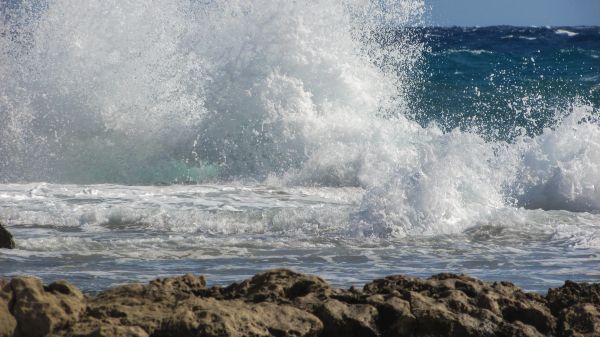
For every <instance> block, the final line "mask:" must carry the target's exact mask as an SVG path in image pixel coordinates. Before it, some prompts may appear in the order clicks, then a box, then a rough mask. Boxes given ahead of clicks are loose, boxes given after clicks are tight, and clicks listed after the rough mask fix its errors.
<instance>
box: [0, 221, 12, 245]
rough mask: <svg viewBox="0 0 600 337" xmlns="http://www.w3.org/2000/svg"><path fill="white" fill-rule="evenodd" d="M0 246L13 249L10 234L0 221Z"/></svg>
mask: <svg viewBox="0 0 600 337" xmlns="http://www.w3.org/2000/svg"><path fill="white" fill-rule="evenodd" d="M0 248H6V249H14V248H15V241H14V239H13V236H12V234H11V233H10V232H9V231H8V230H7V229H6V228H4V226H3V225H2V223H0Z"/></svg>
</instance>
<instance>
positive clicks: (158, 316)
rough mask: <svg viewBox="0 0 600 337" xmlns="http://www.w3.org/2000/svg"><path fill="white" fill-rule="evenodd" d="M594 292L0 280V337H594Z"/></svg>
mask: <svg viewBox="0 0 600 337" xmlns="http://www.w3.org/2000/svg"><path fill="white" fill-rule="evenodd" d="M599 305H600V285H598V284H585V283H573V282H567V283H565V285H564V286H563V287H560V288H556V289H551V290H549V292H548V294H547V296H545V297H544V296H541V295H539V294H534V293H526V292H524V291H522V290H521V289H520V288H518V287H517V286H515V285H514V284H512V283H509V282H499V283H486V282H482V281H480V280H477V279H474V278H471V277H468V276H465V275H454V274H439V275H435V276H432V277H430V278H427V279H421V278H415V277H405V276H399V275H396V276H390V277H386V278H383V279H378V280H375V281H373V282H371V283H369V284H367V285H365V286H364V287H363V289H356V288H351V289H348V290H345V289H338V288H333V287H331V286H330V285H329V284H327V282H325V281H324V280H323V279H321V278H319V277H316V276H309V275H303V274H299V273H295V272H292V271H289V270H285V269H277V270H272V271H268V272H265V273H261V274H258V275H256V276H254V277H253V278H251V279H249V280H246V281H243V282H240V283H234V284H232V285H230V286H228V287H212V288H207V287H206V280H205V279H204V277H202V276H194V275H191V274H188V275H184V276H181V277H169V278H161V279H157V280H154V281H151V282H150V283H148V284H129V285H124V286H120V287H115V288H112V289H109V290H106V291H104V292H101V293H100V294H99V295H98V296H96V297H95V298H87V297H85V296H83V295H82V294H81V292H80V291H79V290H77V289H76V288H75V287H73V286H72V285H70V284H69V283H67V282H64V281H61V282H55V283H52V284H50V285H48V286H45V287H44V286H43V285H42V284H41V282H40V281H39V280H37V279H34V278H28V277H17V278H14V279H12V280H10V281H4V280H0V337H5V336H6V337H9V336H13V337H24V336H33V337H36V336H53V337H60V336H64V337H76V336H78V337H84V336H85V337H92V336H97V337H121V336H122V337H150V336H152V337H171V336H208V337H211V336H232V337H237V336H240V337H241V336H276V337H287V336H290V337H291V336H293V337H300V336H309V337H310V336H313V337H330V336H331V337H333V336H377V337H378V336H381V337H392V336H412V337H435V336H439V337H445V336H448V337H450V336H455V337H458V336H461V337H463V336H466V337H468V336H490V337H491V336H501V337H517V336H520V337H541V336H560V337H563V336H573V337H592V336H600V308H599Z"/></svg>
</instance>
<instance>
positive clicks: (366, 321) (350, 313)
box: [316, 299, 379, 337]
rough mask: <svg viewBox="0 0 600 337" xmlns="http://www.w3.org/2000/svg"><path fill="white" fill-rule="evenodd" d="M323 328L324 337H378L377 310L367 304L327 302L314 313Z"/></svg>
mask: <svg viewBox="0 0 600 337" xmlns="http://www.w3.org/2000/svg"><path fill="white" fill-rule="evenodd" d="M316 314H317V316H318V317H319V318H320V319H321V321H322V322H323V324H324V326H325V331H324V335H326V336H348V337H353V336H356V337H361V336H364V337H370V336H379V331H378V329H377V324H376V320H377V315H378V312H377V309H376V308H375V307H374V306H372V305H369V304H346V303H343V302H340V301H338V300H335V299H331V300H328V301H327V302H325V303H324V304H323V305H322V306H321V307H320V308H319V309H317V311H316Z"/></svg>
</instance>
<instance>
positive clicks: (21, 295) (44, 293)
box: [3, 277, 86, 337]
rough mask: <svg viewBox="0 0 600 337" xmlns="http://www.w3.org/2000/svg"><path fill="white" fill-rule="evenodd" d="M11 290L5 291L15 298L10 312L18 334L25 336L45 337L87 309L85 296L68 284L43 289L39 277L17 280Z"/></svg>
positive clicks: (68, 323)
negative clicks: (15, 322)
mask: <svg viewBox="0 0 600 337" xmlns="http://www.w3.org/2000/svg"><path fill="white" fill-rule="evenodd" d="M8 287H9V289H6V288H7V287H5V288H4V290H3V292H5V291H7V292H9V293H11V296H12V300H11V302H12V304H11V310H10V312H11V313H12V315H13V316H14V317H15V319H16V321H17V327H16V332H15V334H21V335H22V336H28V337H29V336H30V337H38V336H39V337H42V336H47V335H49V334H50V333H53V332H56V331H58V330H61V329H65V328H68V327H69V326H70V325H71V324H73V323H75V322H76V321H78V320H79V318H80V316H81V315H82V314H83V312H84V311H85V308H86V299H85V297H84V296H83V294H82V293H81V292H80V291H79V289H77V288H75V287H74V286H72V285H71V284H69V283H67V282H65V281H58V282H55V283H52V284H50V285H48V286H46V287H44V286H43V285H42V282H41V281H40V280H39V279H37V278H33V277H16V278H13V279H12V280H11V281H10V283H9V285H8ZM5 296H6V295H5Z"/></svg>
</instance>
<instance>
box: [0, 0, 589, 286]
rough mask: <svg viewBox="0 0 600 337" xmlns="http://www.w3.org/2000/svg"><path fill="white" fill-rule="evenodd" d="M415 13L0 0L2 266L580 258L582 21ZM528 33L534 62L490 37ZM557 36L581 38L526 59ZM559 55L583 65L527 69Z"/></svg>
mask: <svg viewBox="0 0 600 337" xmlns="http://www.w3.org/2000/svg"><path fill="white" fill-rule="evenodd" d="M424 11H425V6H424V3H423V2H422V1H418V0H389V1H367V0H365V1H361V0H346V1H333V0H318V1H294V2H291V1H283V0H282V1H277V0H257V1H252V2H248V1H234V0H230V1H226V0H214V1H195V0H185V1H184V0H181V1H162V0H159V1H153V2H145V1H129V0H122V1H116V0H115V1H112V0H109V1H99V0H98V1H96V0H90V1H70V0H48V1H21V2H19V3H13V4H9V3H4V5H0V13H2V21H1V23H0V83H1V84H0V159H1V160H0V182H3V185H0V187H1V188H0V200H2V204H3V205H2V206H0V220H4V221H7V222H8V223H9V225H11V226H14V229H15V230H16V231H17V234H21V235H23V236H24V237H25V238H26V239H25V240H24V241H22V243H20V247H19V248H20V251H18V252H16V253H11V254H15V255H14V256H12V257H9V259H10V258H13V259H15V260H19V259H25V260H27V259H28V258H31V260H27V261H28V263H30V264H31V265H30V266H26V267H24V268H26V270H29V269H27V268H31V269H32V270H35V269H36V268H37V267H38V266H39V264H40V263H42V262H41V261H45V262H44V263H47V259H49V260H52V258H55V257H56V256H61V257H62V258H65V256H70V255H69V254H75V255H76V256H78V258H82V259H84V260H85V261H87V262H89V261H95V260H94V259H96V258H99V257H100V258H99V259H100V261H102V263H106V264H107V267H106V269H102V270H110V269H111V268H113V269H114V268H116V267H115V266H114V265H112V264H111V263H113V262H108V259H116V260H117V262H116V263H117V265H119V263H125V264H127V262H124V261H132V260H143V261H146V262H144V263H148V264H149V266H145V267H142V264H143V263H140V267H139V268H150V269H152V268H153V267H152V265H153V263H155V262H156V261H164V260H177V259H183V261H184V262H181V263H183V264H180V265H173V266H172V269H170V270H172V271H174V272H178V271H179V270H183V269H185V268H187V267H185V268H184V267H183V266H186V265H185V263H191V262H189V260H190V259H191V260H192V261H193V260H194V259H200V255H201V254H200V255H198V254H197V253H193V252H194V251H197V250H202V252H203V253H202V254H208V255H211V256H212V255H214V256H218V255H223V256H228V257H230V258H231V259H233V260H234V261H233V262H231V261H230V262H231V263H232V265H234V266H235V265H236V263H238V264H239V263H251V262H248V261H246V260H244V258H242V257H240V256H251V257H252V258H251V259H253V258H258V256H261V254H266V253H265V251H267V250H271V251H273V252H274V253H273V254H275V255H277V254H279V253H281V251H279V249H288V251H286V252H285V254H288V255H289V256H290V259H291V260H294V259H297V258H298V256H300V255H302V254H304V255H302V256H304V257H306V256H308V255H311V254H314V255H315V256H319V255H323V256H330V257H331V258H332V259H334V260H335V258H336V256H338V257H339V256H344V254H348V256H354V257H356V256H362V255H361V254H363V253H362V252H364V250H363V249H364V248H365V247H364V245H365V243H364V242H363V241H364V240H367V241H368V242H369V243H367V246H368V245H372V246H369V247H371V248H372V247H382V249H383V250H385V253H380V252H371V253H369V254H371V255H369V254H367V255H369V256H368V257H366V259H367V261H371V260H370V259H371V258H374V259H375V260H376V261H378V263H380V264H378V265H379V266H380V267H381V268H382V270H388V269H389V266H390V265H389V264H388V263H390V264H392V265H393V264H394V263H396V262H398V261H405V260H406V259H409V260H410V259H413V260H414V261H417V260H419V258H415V256H419V254H422V250H424V251H426V252H428V254H431V256H430V257H433V256H434V255H435V254H438V253H439V252H440V250H446V249H447V251H446V253H444V254H447V256H444V257H439V256H438V258H439V259H440V260H439V261H442V262H439V261H438V262H431V263H433V264H432V265H431V268H430V269H427V270H443V268H445V267H448V266H451V265H452V264H451V263H448V264H445V265H444V264H443V263H445V262H443V261H446V262H448V261H449V260H446V259H445V258H447V257H448V256H454V254H456V259H457V260H460V259H461V257H462V258H463V259H464V261H468V260H469V259H470V258H473V256H475V255H476V254H481V253H482V252H483V253H485V254H490V251H489V250H486V246H487V245H488V244H491V245H492V246H494V245H495V246H494V247H495V248H494V249H497V251H496V252H495V253H494V254H497V255H502V254H504V253H506V254H508V255H510V254H513V253H515V251H517V250H521V253H522V255H523V256H529V258H531V259H532V260H534V261H537V260H536V259H537V258H538V256H537V255H536V254H538V253H539V254H548V256H550V255H552V256H561V255H564V254H565V251H564V250H562V249H566V251H568V252H569V253H570V252H571V251H570V250H569V249H573V248H574V247H575V248H577V249H591V250H595V249H598V248H600V227H599V226H600V214H599V212H600V121H599V117H598V108H597V105H598V104H599V101H598V100H597V97H598V96H597V95H598V93H600V91H598V90H597V87H596V86H597V85H600V84H598V80H599V79H598V78H597V77H596V78H594V77H593V73H594V72H595V71H596V69H597V65H594V60H595V59H597V57H598V55H600V54H597V53H596V52H597V51H598V50H600V42H598V41H599V39H600V38H599V37H597V36H596V35H598V36H600V31H599V32H596V31H591V30H582V31H577V32H574V31H571V30H567V29H562V30H559V29H554V30H553V29H545V30H527V29H525V30H523V31H517V30H516V28H515V30H514V31H513V30H511V31H508V32H505V31H503V30H502V29H500V28H494V29H490V32H476V31H475V30H474V31H473V32H470V31H467V30H465V31H462V32H460V31H452V30H443V29H440V31H436V30H435V29H429V30H428V29H418V28H415V27H418V26H421V25H422V21H421V18H422V16H423V14H424ZM457 29H458V28H457ZM503 29H508V28H503ZM564 31H567V32H569V33H570V34H567V33H564ZM471 33H472V34H471ZM488 33H489V34H491V35H490V36H491V37H489V38H488V37H482V36H484V35H477V34H488ZM596 33H598V34H596ZM438 34H442V35H443V34H448V35H443V38H441V39H440V38H438V40H436V36H439V35H438ZM461 34H462V35H461ZM494 34H495V35H494ZM573 34H575V35H573ZM594 34H596V35H594ZM496 35H498V36H496ZM521 37H525V38H527V39H522V38H521ZM461 39H464V40H461ZM531 39H540V40H543V39H546V40H544V41H546V42H542V43H543V45H540V46H539V48H538V49H535V50H533V49H532V50H531V51H525V52H527V53H532V54H531V55H533V56H530V55H529V54H527V55H525V54H523V55H521V54H518V53H517V51H515V50H519V51H521V50H524V47H522V46H521V45H518V46H517V47H515V50H504V49H503V48H510V43H523V42H522V41H529V42H528V43H529V44H528V45H527V46H530V45H531V44H535V43H536V42H531V41H534V40H531ZM556 39H562V40H556ZM567 39H580V40H577V41H583V42H580V43H583V46H585V47H586V48H587V49H585V48H584V49H581V48H580V49H576V48H575V49H565V48H563V47H556V48H555V49H552V51H546V50H544V51H540V50H543V46H548V45H549V44H548V42H547V41H552V43H554V41H555V40H556V41H559V42H556V43H562V44H569V43H571V42H568V41H571V40H567ZM581 39H589V40H581ZM513 40H514V41H516V42H510V41H513ZM436 41H437V42H436ZM439 41H446V42H445V43H448V45H443V46H440V45H439V44H436V43H438V42H439ZM465 41H466V42H465ZM481 41H494V42H489V43H490V45H485V44H484V45H475V44H477V43H480V44H481V43H483V42H481ZM501 41H505V42H502V43H503V44H501ZM573 41H575V40H573ZM471 42H473V45H470V43H471ZM442 43H444V42H442ZM453 43H454V44H456V45H451V44H453ZM578 43H579V42H578ZM560 46H562V45H560ZM590 46H591V47H590ZM596 47H597V48H596ZM536 48H537V47H536ZM548 48H550V47H548ZM552 48H554V47H552ZM561 48H562V49H561ZM595 48H596V49H595ZM563 49H564V52H563V51H562V50H563ZM594 50H595V51H594ZM536 51H537V53H536ZM525 52H523V53H525ZM553 53H558V54H560V55H563V56H562V57H564V59H562V60H561V59H557V58H556V57H555V54H553ZM594 53H596V54H594ZM538 54H539V55H538ZM571 54H573V55H574V56H573V55H571ZM547 55H551V56H547ZM552 55H554V56H552ZM556 55H557V54H556ZM564 55H567V56H564ZM569 57H572V58H573V59H569ZM536 59H537V60H536ZM582 60H583V61H582ZM536 62H537V63H536ZM544 62H547V63H544ZM561 62H564V64H565V65H567V64H581V62H584V63H585V62H588V63H589V64H590V68H589V69H591V70H589V71H591V73H592V74H591V75H589V74H585V76H587V77H585V80H584V79H583V78H584V75H582V76H581V77H578V78H576V79H574V80H573V81H572V82H569V81H566V82H564V83H563V82H560V79H562V78H566V77H565V76H567V75H565V74H562V73H561V74H558V73H551V75H553V76H550V79H548V72H549V71H550V70H548V69H561V64H562V63H561ZM569 62H573V63H569ZM492 64H497V65H498V66H497V68H493V67H492V68H489V69H488V68H485V67H490V65H492ZM540 64H542V65H540ZM503 66H505V67H506V68H507V69H508V70H506V69H504V68H502V67H503ZM482 69H484V70H482ZM573 69H575V70H573V71H579V70H578V69H576V68H573ZM582 69H583V67H582ZM585 69H587V68H585ZM436 71H438V72H436ZM463 71H472V72H473V73H472V74H464V73H463ZM552 71H554V70H552ZM480 73H485V74H486V75H485V78H484V79H481V80H480V82H477V83H471V82H470V81H474V80H473V79H474V78H478V77H477V76H479V74H480ZM565 73H566V74H568V73H569V70H567V71H566V72H565ZM540 76H541V77H540ZM544 76H546V78H544ZM540 78H541V79H540ZM575 81H578V82H577V83H583V84H581V86H582V87H581V88H583V87H585V90H583V89H581V90H580V87H576V86H574V84H573V83H575ZM516 82H518V83H519V84H515V83H516ZM521 83H529V84H528V85H525V84H521ZM453 85H454V86H461V85H464V87H465V89H464V92H463V95H462V97H460V99H456V97H454V96H451V95H450V94H448V92H452V93H455V92H457V91H458V92H460V90H455V89H456V88H454V89H453V88H452V86H453ZM573 88H574V89H573ZM594 88H596V89H594ZM450 89H452V90H450ZM571 89H572V90H571ZM461 90H462V89H461ZM562 94H564V95H562ZM561 95H562V96H561ZM95 184H120V185H143V186H142V187H132V186H130V187H126V186H120V185H95ZM186 184H208V185H202V186H196V185H194V186H188V185H186ZM158 185H161V186H158ZM144 186H145V187H144ZM62 232H67V233H69V235H67V237H66V238H62V237H60V235H61V234H58V233H62ZM113 234H114V236H113ZM56 235H58V236H59V237H55V236H56ZM140 235H141V236H142V237H141V238H140V237H138V236H140ZM438 235H446V236H443V238H444V239H440V240H441V241H443V242H441V243H440V246H436V245H435V242H433V241H429V240H430V238H429V237H432V236H438ZM448 235H449V236H448ZM415 238H417V239H415ZM538 239H539V240H538ZM340 240H341V241H340ZM398 240H400V241H398ZM486 240H492V241H493V243H490V242H487V243H485V242H486ZM434 241H435V239H434ZM529 241H530V243H528V242H529ZM282 242H286V243H285V244H283V243H282ZM481 242H484V243H481ZM282 245H283V247H284V248H282ZM470 245H474V246H470ZM52 247H55V248H52ZM340 247H341V248H340ZM385 247H387V248H385ZM460 247H470V248H468V249H466V250H467V251H468V250H471V251H472V253H473V256H466V255H464V254H466V253H464V250H462V248H460ZM507 247H512V248H510V249H508V248H507ZM517 247H518V248H517ZM504 248H506V250H505V249H504ZM295 249H299V250H303V249H307V250H306V251H302V253H301V254H300V253H298V252H297V251H294V250H295ZM340 249H341V250H342V251H343V252H341V251H340ZM369 249H370V248H369ZM413 249H414V250H413ZM113 250H115V251H116V252H117V253H115V254H116V255H114V254H113V253H112V251H113ZM130 250H132V251H136V252H137V253H139V254H137V253H135V254H133V253H129V252H128V251H130ZM400 250H405V251H402V252H400ZM78 254H79V255H78ZM282 254H283V253H282ZM285 254H283V255H285ZM298 254H300V255H298ZM307 254H308V255H307ZM406 254H408V255H406ZM411 254H413V255H411ZM444 254H442V255H444ZM461 254H463V255H461ZM528 254H529V255H528ZM590 254H591V253H590ZM425 255H427V254H425ZM467 255H468V254H467ZM508 255H507V256H508ZM567 255H568V254H567ZM82 256H83V257H82ZM311 256H312V255H311ZM386 256H387V257H388V258H389V261H387V260H386ZM236 257H239V261H238V260H235V259H236ZM511 258H512V257H511ZM88 259H89V260H88ZM119 259H121V260H119ZM186 259H187V260H186ZM357 259H358V260H357V261H358V262H357V263H358V264H357V267H356V268H358V269H360V268H364V266H363V267H358V265H360V263H363V262H364V261H363V262H360V261H362V260H361V259H360V258H357ZM515 259H516V261H517V262H516V265H518V264H519V261H526V260H527V258H523V260H519V257H517V258H515ZM300 260H301V262H299V263H298V266H299V267H300V268H303V266H304V267H306V268H317V269H318V268H319V267H314V265H313V264H311V263H314V261H312V260H310V259H309V260H310V261H308V260H303V259H300ZM350 260H352V258H350ZM596 260H597V259H594V258H590V259H583V262H581V263H580V264H574V265H573V267H572V268H573V269H572V270H574V271H573V274H574V275H576V278H577V277H578V278H580V279H581V278H583V279H590V278H594V277H596V278H597V277H598V275H590V274H586V273H585V272H581V270H583V269H585V268H587V266H589V265H590V264H591V265H593V264H594V263H597V261H596ZM118 261H121V262H118ZM244 261H246V262H244ZM286 261H287V260H286ZM311 261H312V262H311ZM0 262H2V261H0ZM205 262H206V261H205ZM288 262H289V261H288ZM538 262H539V261H537V262H535V263H534V265H535V267H523V268H525V269H527V268H532V269H536V268H541V267H540V266H539V265H538V264H536V263H538ZM89 263H91V262H89ZM436 263H441V264H442V265H441V266H440V265H437V264H436ZM488 263H490V261H489V260H486V261H484V262H481V261H480V264H476V265H477V266H478V267H477V268H484V267H485V266H487V265H488ZM565 263H566V264H568V263H567V262H565ZM192 264H193V263H191V264H190V265H192ZM367 264H368V263H367ZM190 265H187V266H188V267H189V266H190ZM316 265H319V263H317V264H316ZM434 265H435V267H433V266H434ZM541 265H542V266H543V262H541ZM177 266H179V267H177ZM180 267H181V268H180ZM463 267H464V268H467V269H468V268H469V267H468V266H466V265H463ZM57 268H58V269H57V270H61V269H60V268H62V267H60V266H59V267H57ZM123 268H125V269H127V268H130V269H131V268H132V269H131V270H137V269H136V268H134V267H123ZM178 268H179V269H178ZM182 268H183V269H182ZM257 268H260V267H257ZM386 268H387V269H386ZM436 268H437V269H436ZM477 268H475V271H474V272H475V273H477V270H479V269H477ZM496 268H497V269H496V270H503V268H504V267H502V266H496ZM510 268H513V271H514V270H516V272H515V274H518V272H519V270H521V269H519V267H518V266H515V265H511V267H510ZM579 268H581V269H579ZM130 269H127V270H130ZM350 269H352V268H350ZM536 270H537V269H536ZM19 271H22V270H20V269H15V270H14V272H19ZM63 271H64V270H63ZM138 271H139V270H138ZM471 271H473V270H471ZM54 272H56V273H59V272H58V271H52V272H50V271H49V272H48V273H49V275H53V274H52V273H54ZM93 272H94V271H93V270H92V271H90V273H93ZM106 272H107V273H108V271H106ZM40 273H41V272H40ZM141 273H142V274H143V273H144V272H141ZM332 273H333V272H332ZM499 273H500V274H501V272H499ZM216 274H219V273H218V272H217V273H216ZM334 274H335V273H334ZM342 274H343V273H342ZM90 275H91V274H90ZM144 275H145V274H144ZM219 275H220V274H219ZM236 275H239V274H235V273H233V274H226V275H221V276H219V277H221V280H225V279H227V278H228V277H230V278H235V277H236ZM336 275H337V276H336V277H341V279H344V277H345V276H340V275H339V274H336ZM344 275H345V274H344ZM486 275H487V276H490V274H485V273H483V274H482V276H486ZM88 276H89V275H88ZM129 276H131V275H129ZM48 277H51V276H48ZM111 277H116V276H115V275H113V274H112V273H111V276H110V277H108V278H109V279H111V280H113V281H114V280H115V279H113V278H111ZM346 277H347V276H346ZM515 277H518V276H517V275H515ZM552 277H554V279H553V280H555V279H556V277H559V276H556V275H553V276H552ZM552 277H550V278H552ZM586 277H587V278H586ZM340 282H341V281H340ZM527 282H532V283H530V284H531V286H532V287H533V288H535V287H538V286H539V285H540V284H542V285H545V284H548V283H549V282H550V281H548V280H542V281H539V280H538V281H535V282H533V281H531V280H529V281H527ZM536 282H537V283H536ZM550 283H551V282H550Z"/></svg>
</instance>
